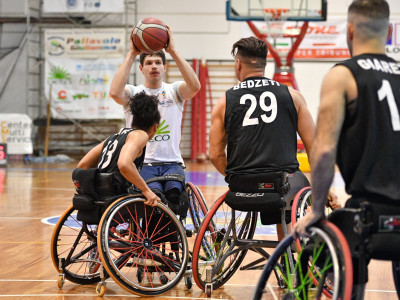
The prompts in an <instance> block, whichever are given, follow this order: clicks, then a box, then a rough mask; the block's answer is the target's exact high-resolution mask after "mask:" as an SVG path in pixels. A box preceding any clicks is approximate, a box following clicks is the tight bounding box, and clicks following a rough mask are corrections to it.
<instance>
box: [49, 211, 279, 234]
mask: <svg viewBox="0 0 400 300" xmlns="http://www.w3.org/2000/svg"><path fill="white" fill-rule="evenodd" d="M224 217H225V216H224V214H223V213H217V214H216V219H217V220H218V219H225V218H224ZM59 219H60V216H53V217H49V218H44V219H42V222H43V223H45V224H49V225H56V224H57V222H58V220H59ZM64 225H65V226H67V227H70V228H81V222H79V221H77V219H76V215H71V216H70V217H69V218H68V219H67V221H66V222H64ZM216 225H217V229H220V228H221V227H222V226H218V222H217V224H216ZM119 226H121V227H123V226H124V225H123V224H121V225H119ZM90 227H92V228H93V229H95V228H96V225H91V226H90ZM186 229H188V230H194V226H193V223H192V219H191V218H190V217H188V218H186ZM255 234H256V235H276V227H275V225H267V226H265V225H262V224H261V223H260V219H258V224H257V228H256V232H255Z"/></svg>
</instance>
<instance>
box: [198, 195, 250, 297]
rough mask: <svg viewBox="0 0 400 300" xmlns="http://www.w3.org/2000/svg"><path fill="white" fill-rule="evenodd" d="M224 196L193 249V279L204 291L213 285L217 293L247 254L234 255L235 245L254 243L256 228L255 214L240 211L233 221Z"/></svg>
mask: <svg viewBox="0 0 400 300" xmlns="http://www.w3.org/2000/svg"><path fill="white" fill-rule="evenodd" d="M225 195H226V193H225V194H224V195H222V196H221V197H220V198H219V199H218V200H217V201H216V202H215V203H214V204H213V206H212V207H211V209H210V211H209V212H208V213H207V215H206V217H205V219H204V221H203V223H202V225H201V227H200V231H199V233H198V235H197V236H196V240H195V244H194V248H193V265H192V268H193V278H194V280H195V282H196V284H197V285H198V287H199V288H201V289H203V290H205V289H206V286H207V287H210V285H212V289H217V288H218V287H220V286H222V285H223V284H224V283H226V282H227V281H228V280H229V278H231V276H232V275H233V274H234V273H235V272H236V270H237V269H238V268H239V267H240V264H241V263H242V261H243V259H244V257H245V255H246V253H247V250H243V251H235V250H236V249H237V247H236V243H235V241H236V240H237V239H251V238H252V237H253V236H254V232H255V228H256V224H257V213H254V212H240V211H237V212H236V213H235V216H233V217H232V210H231V208H230V207H229V206H228V205H226V204H225V203H224V200H225ZM233 227H234V228H235V230H233Z"/></svg>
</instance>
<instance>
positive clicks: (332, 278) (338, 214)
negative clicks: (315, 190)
mask: <svg viewBox="0 0 400 300" xmlns="http://www.w3.org/2000/svg"><path fill="white" fill-rule="evenodd" d="M309 192H310V191H308V193H309ZM303 195H304V194H303ZM309 196H310V194H309ZM351 203H355V204H356V205H352V204H351ZM346 205H347V206H349V207H346V208H342V209H338V210H335V211H333V212H332V213H330V214H329V215H328V218H327V220H324V221H321V222H319V223H318V224H316V225H315V226H312V227H311V228H310V229H309V233H308V234H307V235H306V236H298V237H294V236H293V235H291V236H288V237H287V238H285V239H284V240H283V241H282V242H281V243H280V244H279V245H278V247H277V249H276V250H275V252H274V254H273V255H272V256H271V258H270V259H269V261H268V263H267V265H266V266H265V268H264V270H263V272H262V274H261V276H260V279H259V281H258V284H257V286H256V289H255V292H254V297H253V299H254V300H258V299H271V297H275V299H276V298H278V299H323V297H325V298H332V299H351V298H352V297H353V299H362V298H363V290H364V287H365V282H366V281H367V278H368V277H365V276H368V268H367V265H368V262H369V260H370V259H380V260H390V261H392V272H393V278H394V282H395V287H396V291H397V295H398V297H399V299H400V268H399V267H400V262H399V261H400V251H399V250H400V246H399V245H400V234H399V229H400V226H399V224H400V218H399V215H400V208H399V207H398V206H395V205H393V204H391V205H389V204H385V203H380V204H377V203H371V202H366V201H351V200H350V203H349V204H348V203H346ZM300 217H301V216H300ZM294 247H296V249H297V254H296V256H297V259H298V263H296V264H295V268H294V269H292V270H287V273H286V274H290V275H287V276H286V281H287V282H288V286H287V288H286V289H281V290H277V289H275V288H274V282H275V279H274V277H273V276H271V274H272V272H273V271H274V272H276V271H277V270H279V262H278V260H279V258H280V257H281V255H285V254H286V252H287V249H288V248H294ZM354 263H355V264H354ZM289 271H290V272H291V273H289ZM353 272H355V274H353ZM353 280H354V281H353ZM353 283H354V284H355V285H354V287H355V290H353Z"/></svg>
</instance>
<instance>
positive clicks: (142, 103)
mask: <svg viewBox="0 0 400 300" xmlns="http://www.w3.org/2000/svg"><path fill="white" fill-rule="evenodd" d="M129 107H130V109H131V113H132V115H133V118H132V127H134V128H138V129H141V130H144V131H146V130H148V129H150V128H151V126H153V125H154V124H156V123H157V124H159V123H160V119H161V116H160V112H159V111H158V98H157V96H153V95H147V94H146V93H145V92H144V91H143V92H140V93H137V94H135V95H134V96H132V97H131V98H130V103H129Z"/></svg>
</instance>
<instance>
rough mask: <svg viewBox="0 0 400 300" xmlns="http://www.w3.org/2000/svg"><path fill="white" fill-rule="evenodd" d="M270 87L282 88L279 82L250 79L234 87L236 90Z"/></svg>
mask: <svg viewBox="0 0 400 300" xmlns="http://www.w3.org/2000/svg"><path fill="white" fill-rule="evenodd" d="M269 85H276V86H280V84H279V82H276V81H274V80H271V79H267V78H265V79H249V80H245V81H243V82H240V83H239V84H237V85H235V86H234V87H233V89H234V90H238V89H247V88H253V87H262V86H269Z"/></svg>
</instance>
